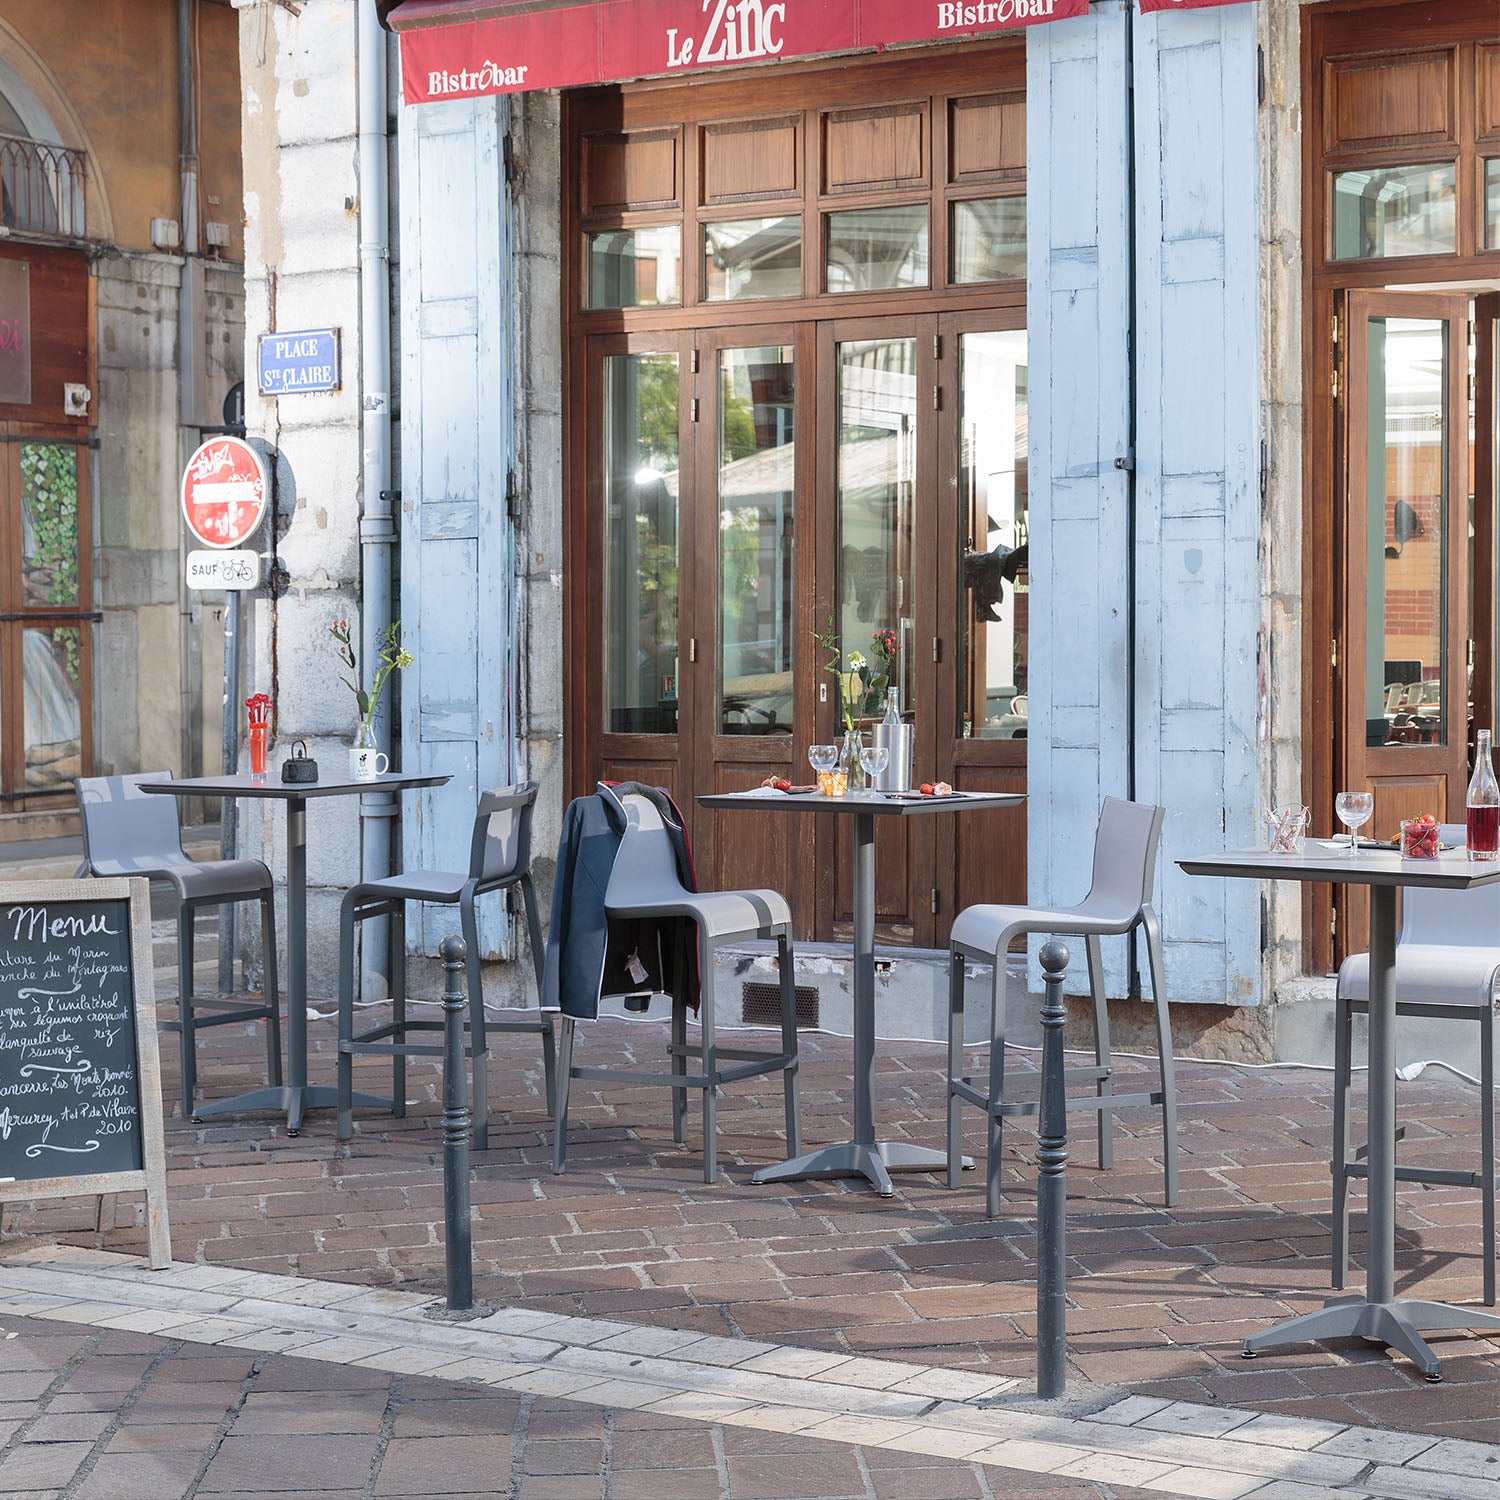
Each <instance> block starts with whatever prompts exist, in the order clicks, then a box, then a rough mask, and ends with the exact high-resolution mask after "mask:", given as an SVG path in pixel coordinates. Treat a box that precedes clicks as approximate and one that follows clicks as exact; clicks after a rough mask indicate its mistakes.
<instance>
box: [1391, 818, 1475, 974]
mask: <svg viewBox="0 0 1500 1500" xmlns="http://www.w3.org/2000/svg"><path fill="white" fill-rule="evenodd" d="M1438 837H1439V838H1440V839H1441V840H1442V842H1443V843H1445V844H1462V843H1463V841H1464V839H1465V838H1467V837H1468V830H1467V829H1466V828H1465V827H1464V825H1463V824H1462V823H1444V824H1442V825H1441V827H1440V828H1439V830H1438ZM1398 941H1400V942H1402V943H1404V944H1407V945H1411V944H1417V945H1420V946H1425V947H1440V948H1493V949H1495V958H1496V962H1500V881H1497V882H1496V883H1495V884H1494V885H1479V886H1475V887H1474V889H1473V890H1471V891H1444V890H1434V889H1432V888H1431V887H1424V886H1419V885H1409V886H1406V887H1404V888H1403V889H1402V892H1401V936H1400V938H1399V939H1398Z"/></svg>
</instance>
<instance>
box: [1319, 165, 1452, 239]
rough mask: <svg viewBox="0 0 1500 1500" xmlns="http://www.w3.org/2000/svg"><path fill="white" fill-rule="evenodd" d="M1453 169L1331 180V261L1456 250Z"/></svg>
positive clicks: (1387, 171) (1384, 170)
mask: <svg viewBox="0 0 1500 1500" xmlns="http://www.w3.org/2000/svg"><path fill="white" fill-rule="evenodd" d="M1453 175H1454V173H1453V163H1452V162H1438V163H1436V164H1435V165H1433V166H1422V167H1367V168H1364V169H1362V170H1360V171H1358V172H1337V173H1335V174H1334V178H1333V257H1334V259H1335V260H1370V259H1375V258H1378V257H1381V256H1388V255H1445V254H1451V253H1452V252H1453V251H1454V250H1455V249H1456V248H1457V244H1458V241H1457V238H1456V235H1457V224H1458V218H1457V212H1456V209H1455V202H1454V191H1453Z"/></svg>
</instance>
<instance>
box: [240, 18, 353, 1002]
mask: <svg viewBox="0 0 1500 1500" xmlns="http://www.w3.org/2000/svg"><path fill="white" fill-rule="evenodd" d="M239 44H240V68H241V86H242V90H243V96H244V101H243V102H244V113H243V154H244V192H245V220H246V224H245V314H244V317H245V361H246V364H247V366H250V367H253V363H254V349H255V339H256V337H257V335H259V334H261V333H264V332H269V331H272V330H276V329H298V328H323V327H335V328H339V329H341V330H342V345H341V359H342V367H343V385H342V388H341V389H340V390H337V391H333V392H329V393H309V394H298V395H292V396H284V397H280V398H275V397H268V398H262V397H260V396H259V395H258V394H257V393H256V391H255V389H254V382H253V381H247V389H246V409H245V422H246V427H247V430H248V432H249V433H250V435H251V436H252V438H258V439H260V440H261V441H263V442H264V443H266V444H268V445H269V446H270V447H271V448H272V449H274V450H275V451H276V453H277V454H278V455H279V456H278V459H277V462H276V463H275V465H274V475H273V483H272V493H273V524H272V536H273V541H272V546H273V548H274V553H275V559H274V561H275V564H276V565H277V566H278V567H279V568H281V569H284V572H285V581H284V587H283V588H282V590H281V592H280V597H279V598H267V597H264V596H262V595H261V594H257V595H256V596H255V602H254V605H253V607H252V608H251V610H250V611H249V612H248V613H249V615H250V619H249V622H248V624H247V630H246V634H247V646H246V656H245V666H244V676H243V679H242V680H243V684H244V689H245V693H246V695H247V696H248V695H249V694H250V693H251V692H255V691H262V692H266V693H269V694H270V695H271V697H272V699H273V701H274V704H275V716H274V719H273V721H272V731H273V735H274V738H275V743H276V746H277V750H276V751H275V752H274V753H273V760H277V761H279V760H280V759H281V758H282V757H283V756H284V755H285V753H286V747H289V746H290V745H291V743H292V741H293V740H294V739H304V740H306V741H307V742H308V748H309V753H310V754H311V755H312V756H313V757H314V759H316V760H318V761H320V762H321V763H322V764H323V765H324V766H326V767H327V768H328V774H333V772H334V769H335V768H337V770H338V771H339V772H343V771H344V770H345V769H346V762H345V753H346V751H347V749H348V742H349V735H350V732H351V730H352V728H353V725H354V723H355V720H356V718H357V717H358V713H357V709H356V706H355V702H354V698H353V695H352V694H351V692H350V691H349V689H348V688H346V687H345V686H344V685H343V684H342V682H341V681H340V680H339V662H338V659H337V657H336V655H335V650H334V645H333V642H332V640H331V639H330V637H329V627H330V626H331V625H332V624H333V622H334V621H335V620H339V619H346V620H348V621H349V622H350V627H351V630H352V631H353V633H354V636H355V639H356V640H358V638H359V630H358V619H359V581H360V580H359V569H360V558H359V512H360V477H361V451H362V440H361V428H360V421H361V414H360V394H361V392H360V380H359V370H360V340H359V329H360V322H359V317H360V300H359V180H358V140H357V131H358V118H357V109H358V80H357V74H356V51H357V10H356V7H355V6H354V5H352V4H349V3H346V0H307V3H304V4H303V5H302V6H301V7H300V14H293V13H292V12H291V11H290V10H288V9H286V8H284V7H282V6H279V5H270V4H251V5H247V6H245V7H244V8H243V9H242V10H241V11H240V35H239ZM273 774H275V772H274V771H273ZM358 805H359V804H358V799H357V798H354V797H339V798H328V799H322V800H318V799H315V800H314V801H313V802H312V803H311V804H310V806H309V810H308V885H309V898H308V931H309V938H308V955H309V987H310V989H311V991H312V993H314V994H324V995H327V994H331V993H333V992H334V990H335V985H336V980H337V972H336V963H337V951H338V941H337V933H338V902H339V899H340V896H341V894H342V892H343V890H344V889H346V888H347V887H348V885H349V884H350V883H351V875H352V873H353V872H357V871H358V869H359V864H360V838H359V817H358ZM240 818H241V840H242V848H244V849H245V851H246V852H247V853H250V854H254V855H255V856H256V857H258V858H261V859H264V860H265V861H266V862H267V863H268V864H269V865H270V866H271V868H272V870H273V871H275V872H277V874H278V877H279V876H281V875H282V874H283V872H284V871H285V869H286V848H285V839H286V823H285V813H284V811H283V810H282V809H280V808H279V807H276V806H274V805H273V804H271V803H258V804H254V803H252V804H245V805H243V806H242V807H241V810H240ZM246 925H247V936H246V939H245V941H246V942H247V943H253V942H254V940H255V938H254V933H253V931H250V930H248V929H250V928H251V927H252V926H253V924H250V923H247V924H246Z"/></svg>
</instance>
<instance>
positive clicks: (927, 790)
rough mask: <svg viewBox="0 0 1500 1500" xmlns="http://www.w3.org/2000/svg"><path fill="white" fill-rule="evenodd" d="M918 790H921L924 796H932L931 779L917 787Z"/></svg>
mask: <svg viewBox="0 0 1500 1500" xmlns="http://www.w3.org/2000/svg"><path fill="white" fill-rule="evenodd" d="M917 790H918V791H919V792H921V794H922V795H923V796H924V797H930V796H931V795H932V783H931V782H930V781H924V782H923V783H922V785H921V786H919V787H918V788H917Z"/></svg>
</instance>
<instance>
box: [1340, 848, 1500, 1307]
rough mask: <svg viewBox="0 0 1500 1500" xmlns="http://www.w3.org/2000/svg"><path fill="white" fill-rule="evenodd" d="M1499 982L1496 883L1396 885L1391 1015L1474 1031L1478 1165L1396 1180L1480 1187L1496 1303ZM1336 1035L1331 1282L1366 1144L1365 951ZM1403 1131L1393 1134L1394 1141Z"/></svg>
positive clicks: (1345, 1264)
mask: <svg viewBox="0 0 1500 1500" xmlns="http://www.w3.org/2000/svg"><path fill="white" fill-rule="evenodd" d="M1439 837H1440V838H1441V839H1442V841H1443V842H1444V843H1459V844H1461V843H1462V842H1463V841H1464V837H1465V833H1464V828H1463V825H1462V824H1444V825H1443V826H1442V828H1441V829H1440V831H1439ZM1497 980H1500V885H1485V886H1477V887H1476V888H1475V889H1473V890H1469V891H1438V890H1425V889H1423V888H1422V887H1421V886H1407V887H1406V888H1405V889H1404V890H1403V891H1402V892H1401V931H1400V933H1399V934H1398V936H1397V938H1396V1015H1397V1017H1398V1019H1399V1018H1400V1017H1402V1016H1407V1017H1416V1016H1424V1017H1427V1018H1429V1019H1433V1020H1445V1021H1467V1022H1469V1023H1470V1024H1471V1025H1474V1026H1477V1027H1478V1029H1479V1079H1480V1090H1479V1155H1480V1165H1479V1171H1477V1172H1473V1171H1464V1170H1462V1169H1459V1168H1455V1167H1412V1166H1397V1168H1396V1180H1397V1181H1398V1182H1427V1183H1435V1184H1439V1185H1442V1186H1446V1187H1472V1188H1478V1189H1479V1192H1480V1203H1481V1208H1480V1212H1481V1223H1482V1230H1481V1234H1480V1241H1481V1254H1482V1257H1483V1274H1484V1300H1485V1303H1486V1304H1487V1305H1489V1306H1493V1305H1494V1302H1495V1248H1496V1246H1495V999H1496V990H1495V986H1496V981H1497ZM1336 993H1337V1000H1336V1005H1337V1014H1336V1016H1335V1017H1334V1040H1333V1068H1334V1092H1333V1161H1332V1163H1331V1167H1332V1171H1333V1284H1334V1286H1335V1287H1342V1286H1343V1285H1344V1281H1345V1279H1346V1277H1347V1276H1348V1274H1349V1179H1350V1178H1351V1177H1364V1176H1365V1175H1366V1173H1367V1170H1368V1169H1367V1168H1366V1166H1365V1163H1364V1160H1363V1158H1364V1155H1365V1147H1364V1146H1360V1147H1357V1148H1356V1149H1354V1150H1353V1151H1351V1150H1350V1144H1349V1096H1350V1092H1351V1089H1352V1082H1353V1079H1352V1075H1353V1071H1354V1069H1353V1043H1354V1017H1355V1016H1356V1015H1367V1014H1368V1013H1369V1009H1370V1003H1369V1002H1370V955H1369V954H1368V953H1354V954H1351V955H1350V956H1349V957H1348V958H1346V959H1345V960H1344V962H1343V964H1342V965H1341V966H1340V968H1339V977H1338V986H1337V991H1336ZM1403 1134H1404V1132H1403V1131H1401V1130H1398V1131H1397V1132H1396V1139H1397V1140H1398V1141H1399V1140H1400V1139H1401V1138H1402V1135H1403Z"/></svg>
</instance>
